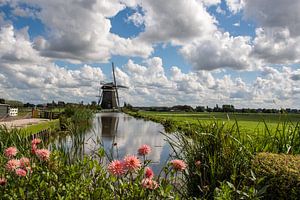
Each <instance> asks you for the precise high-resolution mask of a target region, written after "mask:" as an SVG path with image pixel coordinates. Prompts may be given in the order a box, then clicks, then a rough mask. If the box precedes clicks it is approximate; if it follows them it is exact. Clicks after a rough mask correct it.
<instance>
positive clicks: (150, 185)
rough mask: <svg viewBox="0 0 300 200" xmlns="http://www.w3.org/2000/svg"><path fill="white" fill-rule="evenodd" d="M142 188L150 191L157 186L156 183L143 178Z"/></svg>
mask: <svg viewBox="0 0 300 200" xmlns="http://www.w3.org/2000/svg"><path fill="white" fill-rule="evenodd" d="M142 187H143V188H146V189H150V190H155V189H156V188H157V187H158V184H157V182H156V181H154V180H152V179H150V178H144V179H143V180H142Z"/></svg>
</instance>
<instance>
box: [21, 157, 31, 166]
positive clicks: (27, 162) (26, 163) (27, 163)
mask: <svg viewBox="0 0 300 200" xmlns="http://www.w3.org/2000/svg"><path fill="white" fill-rule="evenodd" d="M20 166H21V167H22V168H26V167H29V166H30V160H29V158H26V157H22V158H20Z"/></svg>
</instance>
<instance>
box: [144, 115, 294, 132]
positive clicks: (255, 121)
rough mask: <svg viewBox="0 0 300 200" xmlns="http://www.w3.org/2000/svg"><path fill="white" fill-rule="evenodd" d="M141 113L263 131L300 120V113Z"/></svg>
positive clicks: (186, 122) (180, 121)
mask: <svg viewBox="0 0 300 200" xmlns="http://www.w3.org/2000/svg"><path fill="white" fill-rule="evenodd" d="M139 113H140V114H141V115H144V116H148V117H155V118H158V119H165V120H172V121H174V122H176V123H177V124H178V126H186V125H197V124H199V123H210V122H214V121H217V122H226V125H228V126H232V125H233V124H235V123H236V122H238V125H239V127H240V128H241V129H243V130H245V131H253V130H254V131H263V130H265V129H266V126H267V127H268V129H276V128H277V127H278V124H279V123H280V122H282V121H288V122H291V123H293V124H296V123H298V122H300V115H299V114H290V113H288V114H287V113H283V114H279V113H221V112H211V113H209V112H152V111H140V112H139Z"/></svg>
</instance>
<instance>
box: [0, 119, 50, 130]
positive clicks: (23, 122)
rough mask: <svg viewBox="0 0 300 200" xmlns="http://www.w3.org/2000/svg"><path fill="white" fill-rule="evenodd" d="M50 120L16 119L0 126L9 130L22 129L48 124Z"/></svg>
mask: <svg viewBox="0 0 300 200" xmlns="http://www.w3.org/2000/svg"><path fill="white" fill-rule="evenodd" d="M47 121H49V119H40V118H30V119H16V120H11V121H4V122H0V126H6V127H7V128H9V129H10V128H22V127H26V126H28V125H33V124H39V123H41V122H47Z"/></svg>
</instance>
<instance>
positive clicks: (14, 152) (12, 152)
mask: <svg viewBox="0 0 300 200" xmlns="http://www.w3.org/2000/svg"><path fill="white" fill-rule="evenodd" d="M17 153H18V149H17V148H16V147H8V148H7V149H5V151H4V155H5V156H6V157H7V158H13V157H15V156H16V155H17Z"/></svg>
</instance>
